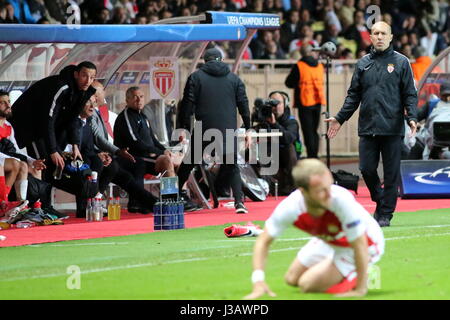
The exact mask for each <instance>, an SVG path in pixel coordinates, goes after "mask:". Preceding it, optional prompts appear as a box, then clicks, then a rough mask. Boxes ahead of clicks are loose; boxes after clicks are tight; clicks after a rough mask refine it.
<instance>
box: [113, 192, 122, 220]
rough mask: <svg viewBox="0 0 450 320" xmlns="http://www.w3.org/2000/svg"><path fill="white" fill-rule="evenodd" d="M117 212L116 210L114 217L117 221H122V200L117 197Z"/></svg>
mask: <svg viewBox="0 0 450 320" xmlns="http://www.w3.org/2000/svg"><path fill="white" fill-rule="evenodd" d="M114 208H115V210H114V217H115V220H120V214H121V212H122V206H121V205H120V198H119V197H116V204H115V207H114Z"/></svg>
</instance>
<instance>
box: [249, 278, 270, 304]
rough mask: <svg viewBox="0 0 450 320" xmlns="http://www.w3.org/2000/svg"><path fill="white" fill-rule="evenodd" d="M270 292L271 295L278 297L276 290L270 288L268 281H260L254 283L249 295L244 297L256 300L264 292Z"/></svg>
mask: <svg viewBox="0 0 450 320" xmlns="http://www.w3.org/2000/svg"><path fill="white" fill-rule="evenodd" d="M266 293H267V294H268V295H269V296H271V297H276V294H275V292H273V291H272V290H270V288H269V286H268V285H267V283H265V282H264V281H258V282H256V283H255V284H254V285H253V291H252V293H250V294H249V295H246V296H245V297H244V300H254V299H258V298H260V297H262V296H263V295H264V294H266Z"/></svg>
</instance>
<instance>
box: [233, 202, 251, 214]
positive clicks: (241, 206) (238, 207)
mask: <svg viewBox="0 0 450 320" xmlns="http://www.w3.org/2000/svg"><path fill="white" fill-rule="evenodd" d="M234 208H235V209H236V213H248V209H247V208H246V207H245V206H244V204H243V203H242V202H238V203H236V205H235V206H234Z"/></svg>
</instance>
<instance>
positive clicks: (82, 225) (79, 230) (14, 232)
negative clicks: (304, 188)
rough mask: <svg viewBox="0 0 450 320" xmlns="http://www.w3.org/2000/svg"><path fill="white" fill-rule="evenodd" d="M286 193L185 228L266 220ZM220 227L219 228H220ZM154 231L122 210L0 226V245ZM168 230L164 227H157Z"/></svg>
mask: <svg viewBox="0 0 450 320" xmlns="http://www.w3.org/2000/svg"><path fill="white" fill-rule="evenodd" d="M355 196H356V199H357V200H358V201H359V202H360V203H361V204H362V205H363V206H364V207H365V208H366V209H367V210H368V211H369V212H371V213H372V212H373V211H374V210H375V203H374V202H372V201H371V200H370V196H369V192H368V190H367V188H366V187H359V193H358V194H357V195H355ZM284 198H285V197H279V199H278V201H277V200H275V198H273V197H270V198H268V199H267V200H266V201H264V202H252V201H248V202H246V206H247V208H248V209H249V213H248V214H235V213H234V208H227V207H225V206H224V204H225V203H226V202H227V201H221V203H220V207H219V208H217V209H212V210H200V211H196V212H188V213H186V214H185V226H186V228H196V227H203V226H214V225H223V224H233V223H245V222H247V221H261V220H266V219H267V218H268V217H269V215H270V214H271V213H272V210H273V209H274V208H275V206H276V205H277V203H279V202H280V201H281V200H282V199H284ZM440 208H450V200H449V199H420V200H419V199H409V200H402V199H399V200H398V204H397V212H409V211H418V210H430V209H440ZM222 230H223V229H222V228H221V229H220V230H218V232H222ZM149 232H153V217H152V216H151V215H141V214H131V213H128V212H126V211H123V212H122V220H118V221H107V220H105V221H102V222H89V223H88V222H86V221H84V220H83V219H77V218H75V217H70V218H69V219H67V220H65V224H64V225H51V226H43V227H32V228H29V229H16V228H11V229H8V230H0V234H1V235H4V236H6V240H4V241H0V247H11V246H22V245H30V244H39V243H47V242H57V241H66V240H80V239H94V238H106V237H116V236H126V235H132V234H142V233H149ZM158 232H167V231H158Z"/></svg>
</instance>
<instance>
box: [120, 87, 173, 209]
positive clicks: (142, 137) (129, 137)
mask: <svg viewBox="0 0 450 320" xmlns="http://www.w3.org/2000/svg"><path fill="white" fill-rule="evenodd" d="M126 102H127V106H126V108H125V109H124V110H123V111H122V112H121V113H119V115H118V116H117V119H116V121H115V123H114V144H115V145H116V146H117V147H119V148H120V149H126V148H128V152H129V153H130V154H131V155H132V156H133V157H134V158H135V160H136V162H134V163H133V162H131V161H129V160H128V159H124V158H122V157H120V158H118V159H117V161H118V162H119V164H120V166H121V167H122V168H123V169H125V170H127V171H129V172H130V173H131V174H132V175H133V177H134V179H135V180H136V182H137V183H138V184H139V185H140V186H141V187H142V188H143V187H144V175H145V174H146V173H151V174H153V175H157V174H158V173H163V172H166V173H165V176H169V177H173V176H175V171H174V165H173V162H172V158H171V153H170V151H169V150H166V149H165V147H164V146H163V145H162V144H161V143H160V142H159V141H158V139H156V137H155V135H154V134H153V131H152V128H151V126H149V124H148V122H147V117H146V116H145V115H144V113H143V112H142V110H143V109H144V94H143V92H142V90H141V89H140V88H139V87H130V88H128V90H127V92H126ZM128 211H129V212H141V213H147V212H148V208H146V207H145V206H144V204H143V203H141V201H139V199H137V198H136V197H135V195H134V194H130V198H129V201H128Z"/></svg>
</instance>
